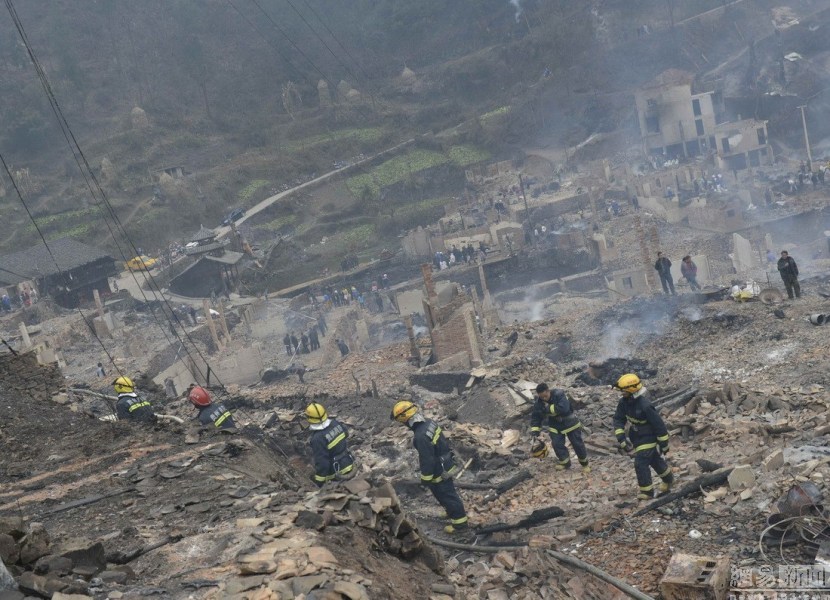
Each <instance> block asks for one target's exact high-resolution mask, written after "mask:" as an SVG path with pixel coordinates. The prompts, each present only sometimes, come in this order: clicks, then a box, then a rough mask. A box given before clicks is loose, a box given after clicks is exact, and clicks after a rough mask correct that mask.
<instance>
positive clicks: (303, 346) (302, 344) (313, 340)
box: [282, 318, 326, 356]
mask: <svg viewBox="0 0 830 600" xmlns="http://www.w3.org/2000/svg"><path fill="white" fill-rule="evenodd" d="M320 337H326V321H325V320H324V319H322V318H321V319H318V320H317V322H316V323H315V324H314V325H312V326H311V327H309V328H308V330H307V331H302V332H300V337H299V338H298V337H297V334H296V333H295V332H294V331H290V332H288V333H286V334H285V337H284V338H282V343H283V345H284V346H285V353H286V354H287V355H288V356H293V355H295V354H310V353H311V352H314V351H315V350H319V349H320Z"/></svg>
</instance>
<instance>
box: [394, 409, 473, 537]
mask: <svg viewBox="0 0 830 600" xmlns="http://www.w3.org/2000/svg"><path fill="white" fill-rule="evenodd" d="M391 416H392V419H393V420H395V421H397V422H398V423H402V424H404V425H406V426H407V427H409V428H410V429H411V430H412V433H413V434H414V436H413V440H412V441H413V444H414V446H415V450H417V451H418V462H419V465H420V470H421V485H424V486H426V487H428V488H429V491H430V492H432V495H433V496H435V499H436V500H437V501H438V503H439V504H440V505H441V506H442V507H443V508H444V510H445V511H446V512H447V518H449V520H450V524H449V525H447V526H446V527H444V532H445V533H456V532H457V531H463V530H465V529H467V528H468V523H467V512H466V511H465V510H464V503H463V502H462V501H461V497H460V496H459V495H458V492H457V491H456V489H455V484H454V483H453V480H452V478H453V476H454V475H455V474H457V473H458V470H459V469H458V465H456V464H455V457H454V456H453V452H452V450H451V449H450V445H449V443H448V442H447V438H445V437H444V434H443V433H442V431H441V427H440V426H439V425H438V424H437V423H436V422H435V421H430V420H428V419H425V418H424V417H423V415H421V414H420V412H419V411H418V407H417V406H416V405H415V404H414V403H412V402H410V401H409V400H401V401H400V402H398V403H397V404H395V406H394V408H392V415H391Z"/></svg>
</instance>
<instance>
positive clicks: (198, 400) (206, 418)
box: [187, 385, 236, 429]
mask: <svg viewBox="0 0 830 600" xmlns="http://www.w3.org/2000/svg"><path fill="white" fill-rule="evenodd" d="M187 399H188V400H190V403H191V404H192V405H193V406H195V407H196V409H197V410H198V411H199V416H198V419H199V423H201V424H202V425H213V426H214V427H216V429H234V428H236V423H235V422H234V420H233V415H232V414H231V411H229V410H228V409H227V408H225V405H224V404H222V403H221V402H220V403H218V404H214V403H213V402H212V401H211V399H210V394H209V393H208V391H207V390H206V389H205V388H203V387H201V386H198V385H197V386H194V387H192V388H190V391H189V392H188V393H187Z"/></svg>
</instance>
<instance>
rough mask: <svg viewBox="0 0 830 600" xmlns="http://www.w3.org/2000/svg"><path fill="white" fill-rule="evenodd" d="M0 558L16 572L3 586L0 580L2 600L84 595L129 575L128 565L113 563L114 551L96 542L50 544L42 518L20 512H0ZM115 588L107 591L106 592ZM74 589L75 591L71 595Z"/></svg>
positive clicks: (113, 594)
mask: <svg viewBox="0 0 830 600" xmlns="http://www.w3.org/2000/svg"><path fill="white" fill-rule="evenodd" d="M0 559H2V562H3V564H5V565H6V567H7V568H8V572H9V573H10V574H11V575H13V576H14V577H15V578H16V582H15V583H14V584H12V583H10V582H9V583H7V586H6V587H7V588H16V589H18V590H19V591H14V589H11V590H9V589H7V591H5V592H3V591H2V590H3V589H4V588H3V587H2V586H0V595H2V597H3V599H4V600H22V599H23V597H24V596H34V597H38V598H54V599H58V600H59V599H60V598H73V599H74V598H78V597H82V598H88V597H89V596H87V594H96V593H99V592H102V591H103V590H104V589H105V588H108V587H110V586H111V585H121V584H125V583H127V582H128V581H132V580H134V579H135V573H134V572H133V570H132V569H131V568H130V567H129V566H126V565H124V564H116V562H117V561H118V559H119V556H118V555H111V556H107V555H106V554H105V551H104V546H103V545H102V544H101V543H100V542H99V543H95V544H92V545H90V546H83V547H77V548H58V547H55V546H54V545H53V544H52V543H51V541H50V538H49V533H48V532H47V530H46V528H45V527H44V526H43V524H42V523H34V522H32V523H28V524H24V521H23V519H22V518H20V517H3V518H0ZM119 594H120V592H117V591H112V590H111V591H110V594H109V597H110V598H119V597H120V595H119ZM73 595H77V596H73Z"/></svg>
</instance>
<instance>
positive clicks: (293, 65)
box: [227, 0, 302, 76]
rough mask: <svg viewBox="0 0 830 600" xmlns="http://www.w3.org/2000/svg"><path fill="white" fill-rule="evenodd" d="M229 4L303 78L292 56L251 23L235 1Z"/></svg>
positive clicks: (228, 0) (231, 0)
mask: <svg viewBox="0 0 830 600" xmlns="http://www.w3.org/2000/svg"><path fill="white" fill-rule="evenodd" d="M227 2H228V4H230V6H231V8H233V10H234V11H235V12H236V14H238V15H239V16H240V17H242V19H243V20H244V21H245V22H246V23H248V25H250V26H251V28H252V29H253V30H254V31H256V32H257V33H258V34H259V36H260V37H261V38H262V39H264V40H265V41H266V43H267V44H268V45H269V46H271V47H272V48H273V49H274V50H275V51H276V52H277V54H279V55H280V57H281V58H282V59H283V60H284V61H285V62H286V63H288V66H289V67H291V68H292V69H294V70H295V71H296V72H297V74H298V75H300V76H302V72H301V71H300V69H299V68H298V67H297V65H295V64H294V61H293V60H292V59H291V57H290V56H287V55H286V54H284V53H283V51H282V48H280V47H279V46H277V44H275V43H274V41H273V40H272V39H271V38H269V37H268V36H266V35H265V34H263V33H262V32H261V31H260V30H259V28H258V27H257V26H256V25H255V24H254V22H253V21H251V20H250V19H249V18H248V17H247V16H245V13H243V12H242V11H241V10H239V8H237V6H236V5H235V4H234V3H233V0H227Z"/></svg>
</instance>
